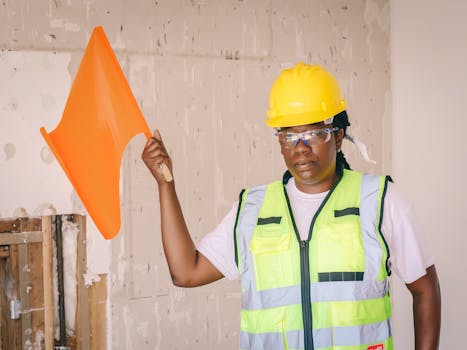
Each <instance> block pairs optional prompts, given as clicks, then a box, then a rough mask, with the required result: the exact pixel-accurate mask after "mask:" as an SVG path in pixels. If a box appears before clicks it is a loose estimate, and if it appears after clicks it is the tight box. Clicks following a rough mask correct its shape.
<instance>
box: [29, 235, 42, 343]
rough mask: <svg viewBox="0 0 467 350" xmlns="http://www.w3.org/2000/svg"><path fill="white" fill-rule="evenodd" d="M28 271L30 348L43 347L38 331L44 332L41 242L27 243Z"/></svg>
mask: <svg viewBox="0 0 467 350" xmlns="http://www.w3.org/2000/svg"><path fill="white" fill-rule="evenodd" d="M27 246H28V248H29V249H28V253H29V254H28V264H29V268H30V270H31V271H30V273H29V285H30V288H29V304H30V313H31V328H32V349H36V348H37V349H40V348H43V347H44V344H43V340H41V342H40V343H39V339H40V338H42V337H38V336H37V335H38V333H37V332H40V334H44V283H43V280H44V277H43V263H42V244H41V243H31V244H28V245H27Z"/></svg>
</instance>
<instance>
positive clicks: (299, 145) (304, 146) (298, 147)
mask: <svg viewBox="0 0 467 350" xmlns="http://www.w3.org/2000/svg"><path fill="white" fill-rule="evenodd" d="M294 151H295V152H308V151H311V145H310V144H309V143H308V141H306V140H304V139H302V138H299V139H298V140H297V142H296V143H295V147H294Z"/></svg>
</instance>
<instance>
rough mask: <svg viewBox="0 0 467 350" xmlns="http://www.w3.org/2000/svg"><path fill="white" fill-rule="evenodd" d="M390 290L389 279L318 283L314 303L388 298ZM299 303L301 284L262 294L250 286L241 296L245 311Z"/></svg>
mask: <svg viewBox="0 0 467 350" xmlns="http://www.w3.org/2000/svg"><path fill="white" fill-rule="evenodd" d="M339 284H340V285H339ZM388 290H389V281H388V279H385V280H384V281H375V282H371V281H345V282H330V283H329V282H318V283H313V284H312V285H311V299H312V300H313V302H319V301H354V300H355V301H358V300H367V299H377V298H382V297H383V296H385V295H386V293H387V292H388ZM300 303H301V291H300V285H295V286H290V287H282V288H274V289H267V290H262V291H256V290H254V289H252V288H250V287H247V288H245V289H244V290H243V294H242V304H243V308H244V309H245V310H259V309H265V308H271V307H278V306H286V305H293V304H300Z"/></svg>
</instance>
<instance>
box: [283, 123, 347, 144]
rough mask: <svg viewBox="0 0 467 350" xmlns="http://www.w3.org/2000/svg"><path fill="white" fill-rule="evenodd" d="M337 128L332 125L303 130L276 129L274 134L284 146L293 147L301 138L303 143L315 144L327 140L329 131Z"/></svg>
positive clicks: (329, 136) (329, 135) (331, 131)
mask: <svg viewBox="0 0 467 350" xmlns="http://www.w3.org/2000/svg"><path fill="white" fill-rule="evenodd" d="M337 130H339V128H337V127H334V128H325V129H312V130H307V131H304V132H289V131H278V132H277V133H276V136H277V137H278V138H279V142H280V144H281V146H282V147H284V148H295V146H297V145H298V142H299V141H300V140H302V142H303V144H304V145H307V146H316V145H322V144H325V143H327V142H329V140H330V139H331V133H333V132H334V131H337Z"/></svg>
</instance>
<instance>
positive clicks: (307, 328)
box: [235, 170, 393, 350]
mask: <svg viewBox="0 0 467 350" xmlns="http://www.w3.org/2000/svg"><path fill="white" fill-rule="evenodd" d="M288 178H290V173H288V172H287V173H286V175H285V176H284V180H283V181H277V182H272V183H270V184H268V185H264V186H259V187H254V188H251V189H249V190H245V191H243V192H242V194H241V196H240V202H239V209H238V212H237V220H236V224H235V259H236V262H237V265H238V268H239V271H240V274H241V286H242V311H241V332H240V348H241V349H243V350H246V349H254V350H260V349H261V350H263V349H264V350H276V349H277V350H282V349H283V350H286V349H289V350H292V349H305V350H312V349H321V350H392V349H393V344H392V336H391V320H390V317H391V302H390V298H389V279H388V275H389V274H390V271H389V267H388V258H389V249H388V247H387V244H386V242H385V240H384V237H383V235H382V233H381V221H382V216H383V203H384V194H385V191H386V188H387V182H388V180H389V177H381V176H374V175H367V174H362V173H359V172H355V171H348V170H345V171H344V174H343V176H342V177H341V178H340V180H338V181H337V182H336V184H334V186H333V187H332V188H331V190H330V191H329V194H328V195H327V196H326V198H325V199H324V200H323V203H322V204H321V206H320V208H319V209H318V211H317V212H316V214H315V216H314V217H313V219H312V222H311V225H310V229H309V237H308V239H307V240H305V241H302V240H301V239H300V236H299V234H298V231H297V228H296V225H295V222H294V217H293V214H292V209H291V206H290V203H289V200H288V197H287V192H286V189H285V184H286V182H287V180H288Z"/></svg>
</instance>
